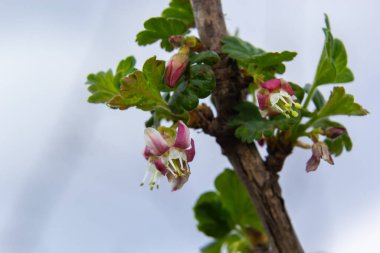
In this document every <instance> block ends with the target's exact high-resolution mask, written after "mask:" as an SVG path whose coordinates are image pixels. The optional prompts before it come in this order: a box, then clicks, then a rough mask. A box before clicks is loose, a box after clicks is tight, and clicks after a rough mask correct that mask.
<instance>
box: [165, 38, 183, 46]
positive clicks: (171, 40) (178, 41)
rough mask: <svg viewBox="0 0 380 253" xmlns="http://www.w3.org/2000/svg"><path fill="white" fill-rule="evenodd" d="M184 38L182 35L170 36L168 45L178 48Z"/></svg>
mask: <svg viewBox="0 0 380 253" xmlns="http://www.w3.org/2000/svg"><path fill="white" fill-rule="evenodd" d="M184 41H185V38H184V37H183V36H182V35H172V36H170V37H169V43H170V44H172V45H173V46H174V47H180V46H182V45H183V43H184Z"/></svg>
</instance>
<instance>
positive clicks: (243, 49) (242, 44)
mask: <svg viewBox="0 0 380 253" xmlns="http://www.w3.org/2000/svg"><path fill="white" fill-rule="evenodd" d="M222 43H223V46H222V52H223V53H225V54H228V56H229V57H231V58H233V59H235V60H237V61H238V63H239V64H240V65H241V66H242V67H245V68H248V64H249V63H250V61H251V59H252V57H253V56H255V55H260V54H263V53H264V50H262V49H260V48H256V47H254V46H253V45H251V44H250V43H248V42H246V41H244V40H241V39H239V38H238V37H235V36H226V37H224V38H223V39H222Z"/></svg>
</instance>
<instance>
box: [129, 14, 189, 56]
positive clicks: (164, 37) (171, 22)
mask: <svg viewBox="0 0 380 253" xmlns="http://www.w3.org/2000/svg"><path fill="white" fill-rule="evenodd" d="M144 28H145V30H144V31H141V32H139V33H138V34H137V37H136V41H137V43H138V44H139V45H142V46H145V45H148V44H153V43H154V42H156V41H158V40H161V44H160V45H161V47H162V48H164V49H165V50H166V51H172V50H173V49H174V48H173V46H172V45H171V44H170V43H169V37H170V36H172V35H184V34H186V33H187V32H188V29H187V26H186V25H185V24H184V23H183V22H182V21H179V20H177V19H167V18H164V17H156V18H150V19H148V20H147V21H145V23H144Z"/></svg>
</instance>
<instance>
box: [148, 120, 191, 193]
mask: <svg viewBox="0 0 380 253" xmlns="http://www.w3.org/2000/svg"><path fill="white" fill-rule="evenodd" d="M144 136H145V141H146V146H145V149H144V153H143V155H144V157H145V159H146V160H147V161H148V168H147V171H146V172H145V175H144V178H143V181H142V183H141V185H144V183H145V181H146V179H147V177H148V175H149V174H150V175H151V178H150V181H149V186H150V188H151V189H153V187H154V186H155V185H156V187H157V188H158V182H159V181H160V179H161V178H162V177H163V176H166V177H167V179H168V181H169V182H170V183H171V184H172V190H173V191H176V190H178V189H180V188H181V187H182V186H183V185H184V184H185V183H186V182H187V180H188V178H189V175H190V167H189V164H188V163H189V162H191V161H192V160H193V159H194V156H195V145H194V140H193V139H191V138H190V131H189V129H188V127H187V126H186V125H185V124H184V123H183V122H182V121H179V122H178V128H177V131H175V130H174V129H172V128H168V127H160V128H159V129H158V130H157V129H155V128H152V127H148V128H146V129H145V132H144Z"/></svg>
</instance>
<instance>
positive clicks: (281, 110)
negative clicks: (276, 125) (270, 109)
mask: <svg viewBox="0 0 380 253" xmlns="http://www.w3.org/2000/svg"><path fill="white" fill-rule="evenodd" d="M274 107H276V109H278V110H279V111H280V112H281V113H285V112H284V110H283V109H282V108H281V107H279V106H278V105H277V104H276V105H274Z"/></svg>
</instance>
